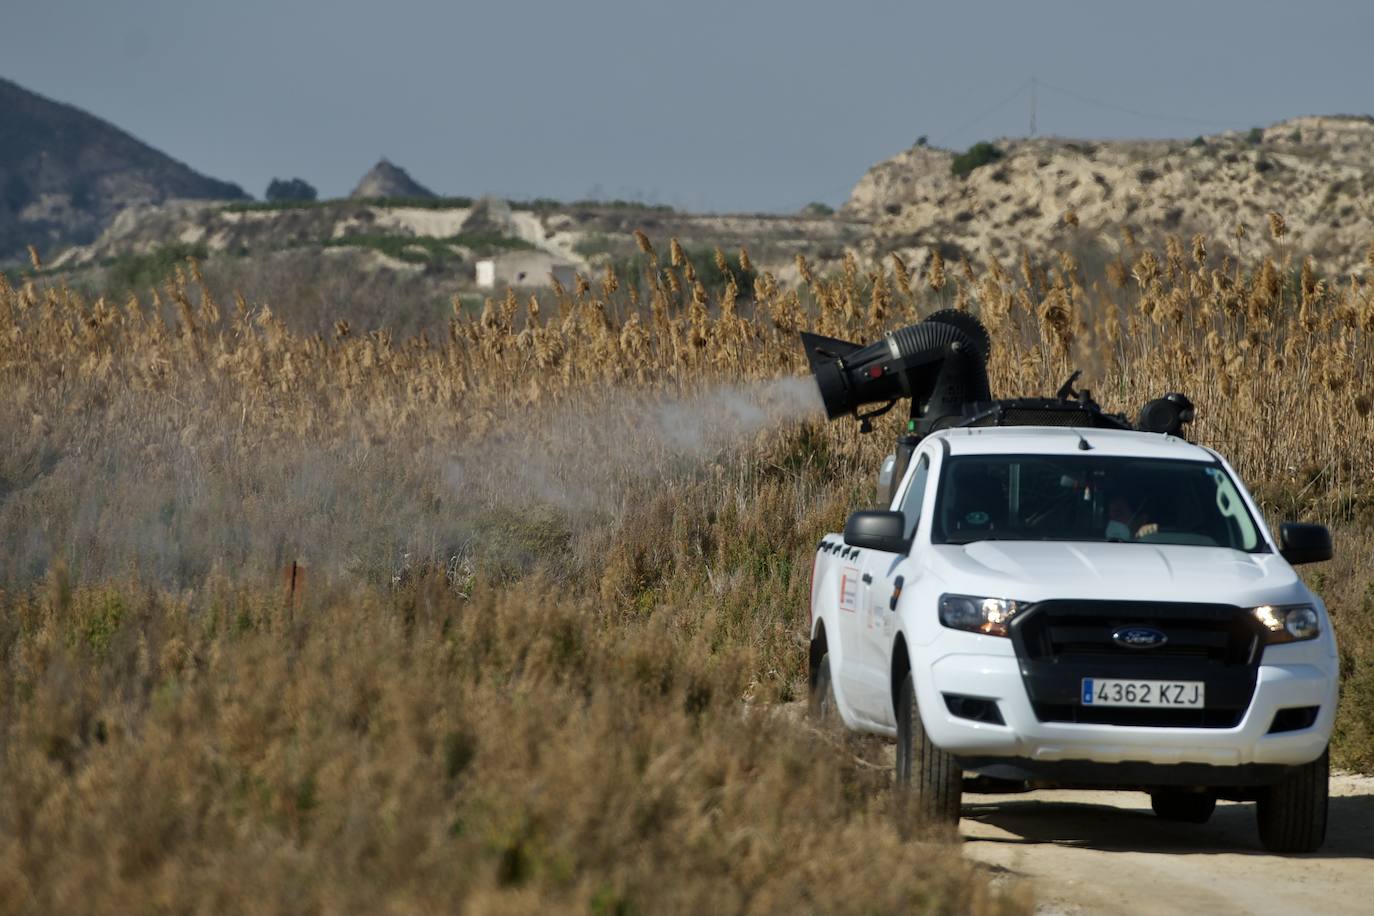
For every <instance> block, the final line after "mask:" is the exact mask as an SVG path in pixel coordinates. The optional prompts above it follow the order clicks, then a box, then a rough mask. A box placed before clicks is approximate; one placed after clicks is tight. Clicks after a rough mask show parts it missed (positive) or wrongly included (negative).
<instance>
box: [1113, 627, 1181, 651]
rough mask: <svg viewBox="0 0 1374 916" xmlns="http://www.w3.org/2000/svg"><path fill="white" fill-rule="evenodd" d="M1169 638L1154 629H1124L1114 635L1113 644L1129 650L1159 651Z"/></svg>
mask: <svg viewBox="0 0 1374 916" xmlns="http://www.w3.org/2000/svg"><path fill="white" fill-rule="evenodd" d="M1168 641H1169V637H1168V636H1167V635H1165V633H1164V632H1163V631H1161V630H1156V629H1155V628H1154V627H1122V628H1121V629H1119V630H1117V631H1116V632H1115V633H1113V634H1112V642H1114V643H1116V644H1117V645H1118V646H1125V647H1126V648H1127V649H1158V648H1159V647H1160V646H1162V645H1164V644H1165V643H1166V642H1168Z"/></svg>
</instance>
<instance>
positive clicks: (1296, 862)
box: [960, 774, 1374, 914]
mask: <svg viewBox="0 0 1374 916" xmlns="http://www.w3.org/2000/svg"><path fill="white" fill-rule="evenodd" d="M1331 796H1332V797H1331V808H1330V822H1329V827H1328V832H1327V840H1326V845H1325V846H1324V847H1322V849H1321V850H1319V851H1318V852H1316V853H1314V854H1312V855H1310V856H1272V855H1269V854H1268V853H1266V852H1265V851H1264V849H1263V847H1261V846H1260V844H1259V836H1258V833H1257V831H1256V828H1255V812H1254V805H1252V804H1239V803H1227V802H1223V803H1221V804H1219V805H1218V806H1217V810H1216V813H1215V814H1214V815H1213V816H1212V819H1211V821H1209V822H1208V823H1206V824H1203V825H1196V824H1176V823H1170V822H1167V821H1162V820H1160V819H1159V818H1157V817H1155V816H1154V814H1153V812H1151V810H1150V799H1149V796H1147V795H1144V794H1142V793H1138V792H1084V791H1037V792H1030V793H1026V794H1022V795H972V794H966V795H965V796H964V818H963V820H962V821H961V823H960V830H961V833H962V834H963V837H964V840H965V851H966V854H967V855H968V856H969V857H970V858H973V859H975V860H976V861H978V862H981V863H984V864H985V865H986V867H987V868H988V869H989V870H991V871H992V872H994V873H995V874H996V875H997V876H998V880H999V881H1002V880H1005V881H1008V882H1014V881H1018V880H1029V881H1030V882H1032V885H1033V887H1034V890H1035V899H1036V900H1037V907H1036V909H1037V912H1040V913H1046V914H1058V913H1122V914H1153V913H1208V914H1222V913H1255V914H1269V913H1274V914H1280V913H1282V914H1289V913H1371V912H1374V777H1369V776H1353V775H1349V774H1338V775H1336V776H1334V777H1333V778H1332V782H1331Z"/></svg>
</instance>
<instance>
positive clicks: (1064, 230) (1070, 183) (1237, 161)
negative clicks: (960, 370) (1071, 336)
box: [841, 116, 1374, 276]
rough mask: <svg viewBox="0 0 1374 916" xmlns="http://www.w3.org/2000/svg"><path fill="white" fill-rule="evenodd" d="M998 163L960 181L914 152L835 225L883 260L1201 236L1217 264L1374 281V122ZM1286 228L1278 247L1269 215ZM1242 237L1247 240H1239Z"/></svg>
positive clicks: (1083, 145)
mask: <svg viewBox="0 0 1374 916" xmlns="http://www.w3.org/2000/svg"><path fill="white" fill-rule="evenodd" d="M996 145H997V147H998V148H1000V149H1001V150H1002V151H1003V153H1004V154H1005V155H1004V156H1003V158H1001V159H1000V160H997V161H995V162H991V163H989V164H987V165H983V166H980V167H979V168H976V169H974V170H973V172H971V173H970V174H969V175H968V177H966V178H959V177H957V176H955V175H954V174H952V173H951V169H950V166H951V162H952V161H953V158H954V154H953V153H951V152H949V151H946V150H937V149H931V148H927V147H919V146H918V147H912V148H911V149H909V150H906V151H904V152H902V153H899V154H898V155H896V156H894V157H892V158H891V159H888V160H886V161H884V162H880V163H878V164H877V165H875V166H874V167H873V168H872V169H870V170H869V171H868V173H867V174H866V175H865V176H864V177H863V178H862V179H861V180H860V181H859V183H858V185H857V186H856V187H855V188H854V191H853V193H852V194H851V195H850V198H849V201H848V202H847V203H846V204H845V206H844V208H843V210H842V211H841V212H842V214H843V215H847V216H851V217H857V218H866V219H871V220H873V221H874V245H875V248H877V249H880V250H896V251H907V252H911V253H912V254H913V255H914V256H915V257H917V258H920V257H921V256H922V252H923V250H924V251H928V250H930V249H932V248H939V249H940V250H941V251H942V254H944V255H945V256H946V257H947V258H948V257H949V256H950V255H951V254H956V255H957V254H966V255H968V256H969V257H970V258H972V259H978V258H982V257H986V256H987V255H993V256H996V257H999V258H1004V259H1005V258H1008V257H1014V256H1015V255H1016V254H1017V252H1018V251H1019V250H1020V248H1021V247H1023V246H1024V247H1026V248H1028V249H1031V250H1040V249H1043V248H1044V247H1046V246H1049V247H1059V248H1064V247H1096V248H1100V249H1102V250H1105V251H1107V252H1111V251H1115V250H1117V249H1118V248H1119V246H1120V245H1121V238H1122V232H1123V229H1127V228H1128V229H1130V230H1131V232H1133V233H1134V234H1135V235H1137V236H1139V237H1142V238H1149V237H1158V236H1162V235H1169V234H1173V235H1179V236H1182V237H1184V238H1188V237H1190V236H1192V235H1194V234H1196V233H1201V234H1203V235H1206V236H1207V237H1208V238H1209V240H1210V242H1211V243H1212V244H1213V245H1214V246H1215V247H1216V250H1221V251H1239V252H1242V253H1247V254H1253V253H1257V252H1261V251H1262V252H1268V250H1269V247H1270V246H1272V245H1276V244H1278V245H1281V246H1286V247H1287V248H1288V249H1289V250H1291V251H1292V252H1293V253H1296V254H1299V255H1304V256H1305V255H1310V256H1312V258H1313V260H1314V266H1315V267H1316V269H1317V270H1318V271H1319V272H1320V273H1322V274H1324V275H1327V276H1344V275H1346V274H1348V273H1352V272H1355V273H1363V272H1365V271H1374V267H1371V266H1370V265H1369V263H1368V261H1367V257H1366V253H1367V251H1368V249H1369V246H1370V243H1371V242H1372V241H1374V120H1371V119H1369V118H1365V117H1344V116H1326V117H1302V118H1293V119H1291V120H1288V121H1282V122H1280V123H1278V124H1275V125H1273V126H1271V127H1269V128H1267V129H1264V130H1262V131H1259V132H1258V135H1257V136H1256V135H1246V134H1240V133H1227V134H1219V135H1215V136H1211V137H1203V138H1199V139H1197V140H1193V141H1182V140H1177V141H1156V140H1151V141H1146V140H1131V141H1100V142H1093V141H1070V140H1062V139H1055V138H1038V139H1020V140H1001V141H996ZM1271 212H1272V213H1279V214H1281V215H1282V216H1283V217H1284V221H1285V224H1286V227H1287V234H1286V236H1284V238H1283V240H1282V241H1281V242H1278V243H1276V242H1275V241H1274V240H1273V239H1272V238H1271V235H1270V232H1269V228H1268V214H1269V213H1271ZM1238 227H1243V232H1244V237H1238V235H1237V229H1238Z"/></svg>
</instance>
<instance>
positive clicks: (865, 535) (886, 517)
mask: <svg viewBox="0 0 1374 916" xmlns="http://www.w3.org/2000/svg"><path fill="white" fill-rule="evenodd" d="M844 542H845V543H846V544H848V545H849V546H850V547H867V548H868V549H869V550H881V551H883V552H884V553H906V552H907V550H908V549H909V548H910V547H911V540H910V539H909V538H908V537H907V536H906V516H905V515H903V514H902V513H900V512H855V513H854V514H853V515H851V516H849V521H847V522H845V525H844Z"/></svg>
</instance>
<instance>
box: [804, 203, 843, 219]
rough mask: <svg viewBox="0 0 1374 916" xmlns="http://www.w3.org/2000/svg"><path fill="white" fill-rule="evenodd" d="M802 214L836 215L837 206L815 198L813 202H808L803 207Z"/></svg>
mask: <svg viewBox="0 0 1374 916" xmlns="http://www.w3.org/2000/svg"><path fill="white" fill-rule="evenodd" d="M802 215H803V216H834V215H835V208H834V207H832V206H830V204H826V203H821V202H820V201H819V200H813V201H812V202H811V203H809V204H807V205H806V206H805V207H802Z"/></svg>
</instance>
